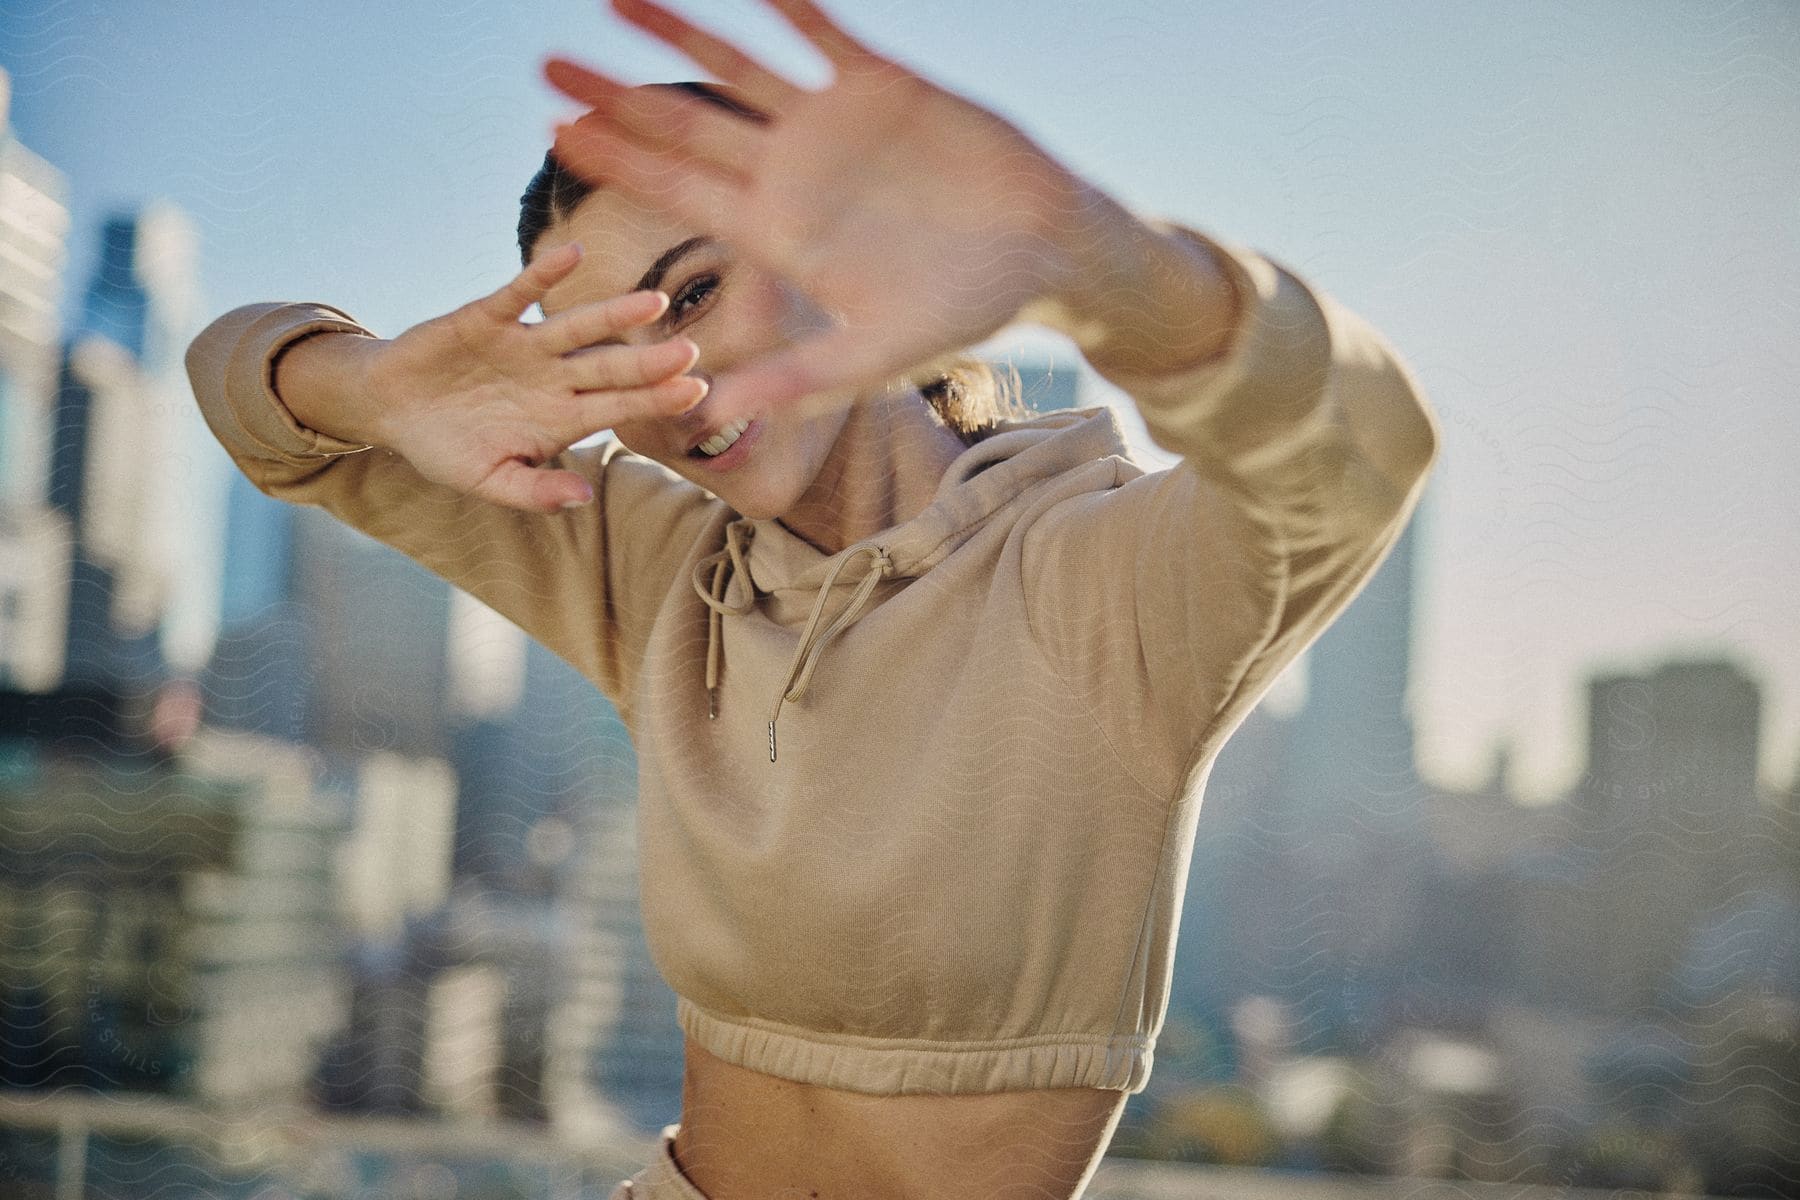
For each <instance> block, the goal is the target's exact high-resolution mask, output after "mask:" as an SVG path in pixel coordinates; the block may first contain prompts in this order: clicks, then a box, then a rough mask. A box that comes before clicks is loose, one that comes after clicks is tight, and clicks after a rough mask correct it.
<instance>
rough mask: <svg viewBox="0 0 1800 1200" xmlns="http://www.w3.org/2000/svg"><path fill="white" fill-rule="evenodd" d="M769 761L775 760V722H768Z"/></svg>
mask: <svg viewBox="0 0 1800 1200" xmlns="http://www.w3.org/2000/svg"><path fill="white" fill-rule="evenodd" d="M769 761H770V762H774V761H775V722H773V721H770V722H769Z"/></svg>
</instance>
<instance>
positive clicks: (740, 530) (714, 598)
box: [694, 521, 756, 720]
mask: <svg viewBox="0 0 1800 1200" xmlns="http://www.w3.org/2000/svg"><path fill="white" fill-rule="evenodd" d="M755 532H756V526H754V525H751V524H748V523H745V522H738V521H733V522H732V523H731V524H729V525H727V526H726V527H725V548H724V549H723V550H715V551H713V552H712V553H711V554H708V555H707V556H706V557H704V558H702V559H701V560H700V561H699V562H697V563H695V564H694V591H695V592H696V593H698V594H699V596H700V598H701V599H702V600H704V601H706V606H707V607H708V608H710V609H712V612H711V613H709V614H708V615H707V628H706V716H707V719H708V720H717V719H718V716H719V651H720V641H719V622H720V620H721V618H722V617H723V616H724V615H725V614H727V613H729V614H730V615H732V616H734V617H741V616H743V615H744V614H745V613H747V612H749V611H750V610H751V609H752V608H754V607H755V606H756V588H755V587H754V586H752V585H751V583H750V570H749V568H748V567H746V566H745V565H744V552H743V548H742V546H741V545H740V541H741V540H742V539H747V538H749V537H750V536H751V535H752V534H754V533H755ZM727 563H729V565H730V567H731V569H732V572H733V573H734V574H735V575H736V576H737V577H738V578H739V579H742V580H743V581H744V590H745V592H746V593H747V594H746V595H745V597H744V601H743V603H741V604H727V603H726V602H725V590H726V588H727V587H729V586H730V581H729V579H728V577H727V576H726V573H725V568H726V565H727ZM709 567H710V568H711V569H712V579H711V581H710V582H709V583H708V584H707V586H705V587H702V586H701V585H700V576H701V573H702V572H704V571H705V570H707V569H708V568H709Z"/></svg>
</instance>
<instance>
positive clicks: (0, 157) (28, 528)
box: [0, 71, 73, 692]
mask: <svg viewBox="0 0 1800 1200" xmlns="http://www.w3.org/2000/svg"><path fill="white" fill-rule="evenodd" d="M10 95H11V92H10V85H9V81H8V79H7V76H6V73H5V72H4V71H0V264H4V267H3V268H0V689H15V690H18V691H23V692H48V691H50V690H51V689H52V688H55V687H56V686H57V685H58V684H60V683H61V682H62V678H63V673H64V659H65V655H66V651H67V637H68V605H69V574H70V553H71V551H70V543H71V540H72V536H73V534H72V529H71V527H70V522H69V519H68V517H67V516H66V515H65V514H63V513H62V512H60V511H58V510H56V509H54V508H52V507H50V506H49V504H48V500H49V481H50V440H51V429H52V402H53V398H54V396H55V393H56V367H57V357H56V354H57V338H58V336H59V330H58V322H57V315H56V309H57V299H58V295H59V293H60V291H61V288H62V270H63V260H64V257H65V253H66V242H67V239H68V234H69V212H68V208H67V206H66V201H65V196H66V194H67V185H66V183H65V182H64V180H63V178H62V175H61V173H60V172H58V171H57V170H56V168H54V167H52V166H51V165H50V164H49V163H47V162H45V161H44V160H43V159H41V158H39V157H38V156H37V155H35V154H33V153H32V152H31V151H30V150H28V149H26V148H25V147H24V146H23V145H21V144H20V143H19V141H18V139H17V138H15V137H14V136H13V133H12V127H11V125H10V123H9V121H8V119H7V118H8V112H9V108H8V101H9V98H10Z"/></svg>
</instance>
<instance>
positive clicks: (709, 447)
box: [699, 417, 750, 457]
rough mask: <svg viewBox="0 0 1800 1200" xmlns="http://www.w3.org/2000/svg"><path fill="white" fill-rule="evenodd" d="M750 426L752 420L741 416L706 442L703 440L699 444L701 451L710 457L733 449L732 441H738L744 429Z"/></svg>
mask: <svg viewBox="0 0 1800 1200" xmlns="http://www.w3.org/2000/svg"><path fill="white" fill-rule="evenodd" d="M748 428H750V422H749V421H748V420H746V419H745V418H743V417H739V418H738V419H737V420H735V421H733V422H732V423H731V424H729V425H727V426H726V427H725V428H723V429H721V430H719V432H717V433H715V434H713V435H712V436H711V437H709V438H707V439H706V440H705V441H704V442H701V443H700V446H699V449H700V452H701V453H703V454H705V455H707V456H708V457H717V456H718V455H721V454H723V453H725V452H726V451H727V450H729V449H731V445H732V443H733V442H735V441H737V440H738V438H739V437H740V436H742V434H743V432H744V430H746V429H748Z"/></svg>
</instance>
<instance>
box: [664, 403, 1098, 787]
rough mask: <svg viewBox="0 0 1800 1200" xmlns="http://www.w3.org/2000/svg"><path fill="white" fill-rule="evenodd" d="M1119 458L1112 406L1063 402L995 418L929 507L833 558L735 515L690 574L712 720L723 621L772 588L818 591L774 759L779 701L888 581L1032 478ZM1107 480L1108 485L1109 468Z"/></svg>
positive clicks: (943, 546)
mask: <svg viewBox="0 0 1800 1200" xmlns="http://www.w3.org/2000/svg"><path fill="white" fill-rule="evenodd" d="M1115 456H1116V457H1118V458H1129V456H1130V450H1129V448H1128V447H1127V445H1126V443H1125V438H1124V435H1123V432H1122V431H1121V429H1120V427H1119V419H1118V416H1117V415H1116V414H1115V413H1114V412H1113V410H1112V409H1110V408H1107V407H1104V406H1094V407H1090V408H1078V409H1063V410H1058V411H1056V412H1049V413H1044V414H1042V415H1041V416H1037V417H1032V418H1028V419H1025V420H1015V421H1004V422H1001V424H1000V426H999V431H998V432H996V433H992V434H989V435H988V436H987V437H986V438H984V439H982V440H981V441H979V442H977V443H976V444H975V445H973V446H970V447H969V448H968V449H966V450H965V451H963V453H961V454H960V455H958V456H957V457H956V458H955V459H954V460H952V461H951V463H950V466H949V467H948V468H947V469H946V470H945V472H944V477H943V479H942V480H941V481H940V482H939V484H938V487H937V491H936V492H935V493H934V494H933V496H932V499H931V503H929V504H927V505H926V506H925V507H924V508H923V509H922V510H920V511H919V513H918V514H917V515H916V516H914V517H913V518H912V519H911V520H908V521H903V522H901V523H900V524H898V525H892V526H889V527H888V528H887V529H884V530H882V531H881V532H880V533H877V534H875V535H874V536H872V537H869V538H865V539H863V540H862V541H859V542H856V543H854V544H852V545H850V546H846V547H845V548H844V549H843V550H841V551H839V552H838V553H836V554H824V553H821V552H820V551H819V550H818V549H817V548H816V547H814V546H813V545H812V544H811V543H810V542H808V541H806V540H805V539H804V538H802V537H799V536H798V535H796V534H794V533H792V532H790V531H789V530H788V529H787V527H786V526H784V525H782V524H781V522H780V521H779V520H775V519H768V520H752V519H750V518H748V517H738V518H736V519H735V520H732V521H731V522H729V523H728V524H727V525H726V526H725V534H724V536H725V545H724V546H723V547H721V548H720V549H718V550H715V551H714V552H712V553H711V554H708V555H705V556H704V557H702V558H701V559H700V560H699V561H698V562H697V563H695V564H694V571H693V586H694V591H695V593H696V594H697V595H698V596H699V597H700V599H702V600H703V601H705V602H706V605H707V607H708V608H710V609H711V610H712V613H711V617H710V620H709V621H708V635H707V649H706V687H707V693H708V705H707V713H708V715H709V716H711V717H715V718H716V717H717V716H718V684H719V673H720V670H721V669H722V667H723V641H722V638H721V636H720V635H721V623H722V621H723V620H724V618H726V617H740V616H743V615H745V614H746V613H749V612H750V611H752V610H753V609H755V608H756V607H757V605H758V603H759V601H760V600H761V598H762V597H763V596H764V595H767V594H769V593H773V592H779V591H788V590H799V591H803V592H809V593H813V594H814V601H813V605H812V611H811V614H810V615H809V616H808V618H807V620H806V622H805V624H804V625H803V627H802V629H801V633H800V641H799V644H798V645H797V646H796V647H795V650H794V658H793V662H792V663H791V664H790V666H789V669H788V673H787V677H786V679H785V680H783V681H782V683H781V687H780V690H779V691H777V692H776V694H775V695H774V697H773V698H772V706H771V710H770V713H769V722H768V732H769V761H770V762H774V761H775V755H776V742H775V728H776V721H777V719H778V718H779V717H780V715H781V706H782V704H783V703H784V702H786V701H790V700H798V699H799V698H800V696H801V695H802V694H803V693H804V692H805V690H806V685H807V682H808V680H810V679H811V677H812V673H813V671H814V669H815V668H816V667H817V666H818V664H819V661H820V659H821V658H822V656H823V655H824V652H825V649H826V647H827V646H828V645H829V644H830V642H831V639H832V638H834V637H836V636H837V635H838V634H839V633H842V632H843V631H844V630H845V629H847V628H849V626H850V625H851V624H852V623H853V622H854V621H855V620H856V619H857V618H858V617H859V616H861V615H862V613H863V611H864V609H865V607H866V605H867V604H868V601H869V599H870V597H871V596H872V595H873V594H874V592H875V589H876V587H877V586H878V585H879V584H880V583H881V582H882V581H883V580H884V579H896V578H915V577H917V576H919V575H923V574H924V573H925V572H926V571H929V570H930V569H931V568H932V567H933V566H935V565H937V564H938V563H939V562H941V561H943V559H944V558H946V557H947V556H949V555H950V554H952V553H954V552H955V551H956V549H957V548H958V547H959V546H961V545H962V544H963V543H964V542H966V541H968V540H969V538H970V537H972V536H974V534H975V532H976V531H977V530H978V529H980V528H981V527H982V525H984V524H985V523H986V522H987V521H989V520H991V519H992V518H993V517H994V516H995V515H996V514H998V513H1000V512H1001V511H1002V510H1004V509H1005V508H1007V507H1008V506H1009V505H1013V504H1018V503H1021V502H1028V500H1029V497H1030V495H1031V493H1032V492H1033V490H1034V489H1035V488H1037V487H1038V486H1040V485H1042V484H1044V483H1046V482H1048V481H1049V480H1051V479H1053V478H1055V477H1057V476H1060V475H1062V474H1064V473H1065V472H1067V471H1069V470H1070V469H1071V468H1074V467H1079V466H1081V465H1083V464H1085V463H1090V462H1093V461H1095V460H1097V459H1104V458H1108V457H1115ZM1106 478H1107V480H1108V482H1109V483H1110V481H1111V474H1110V473H1108V475H1107V477H1106ZM840 586H845V587H854V588H855V591H854V593H853V594H852V595H851V597H850V599H849V600H848V601H843V602H840V603H839V606H838V608H837V612H836V616H835V618H834V619H833V620H832V622H831V623H830V624H829V625H824V626H821V621H822V620H823V617H824V614H825V611H826V609H827V607H828V606H830V604H831V601H832V594H833V591H834V590H835V589H836V588H838V587H840Z"/></svg>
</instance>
